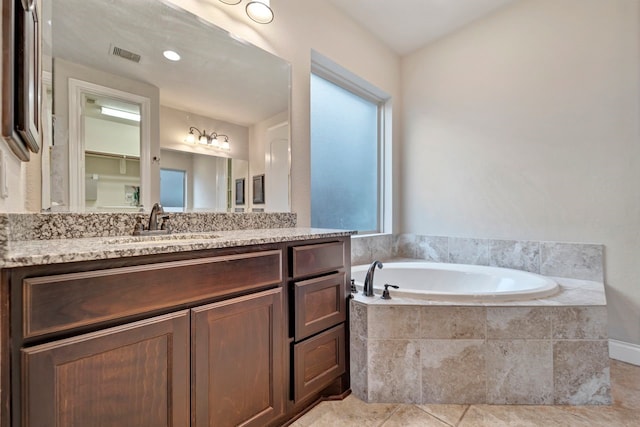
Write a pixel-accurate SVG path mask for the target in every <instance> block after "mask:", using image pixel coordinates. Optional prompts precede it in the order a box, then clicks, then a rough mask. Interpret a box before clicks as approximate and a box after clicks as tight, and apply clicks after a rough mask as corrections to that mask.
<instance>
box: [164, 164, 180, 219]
mask: <svg viewBox="0 0 640 427" xmlns="http://www.w3.org/2000/svg"><path fill="white" fill-rule="evenodd" d="M185 177H186V172H185V171H182V170H174V169H160V204H161V205H162V207H163V208H164V209H165V210H166V211H168V212H182V211H184V206H185V197H184V196H185V194H184V189H185Z"/></svg>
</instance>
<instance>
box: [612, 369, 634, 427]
mask: <svg viewBox="0 0 640 427" xmlns="http://www.w3.org/2000/svg"><path fill="white" fill-rule="evenodd" d="M611 394H612V395H613V403H614V406H615V405H618V406H623V407H625V408H628V409H635V410H638V411H640V367H638V366H634V365H630V364H628V363H624V362H618V361H617V360H612V361H611ZM639 418H640V415H639Z"/></svg>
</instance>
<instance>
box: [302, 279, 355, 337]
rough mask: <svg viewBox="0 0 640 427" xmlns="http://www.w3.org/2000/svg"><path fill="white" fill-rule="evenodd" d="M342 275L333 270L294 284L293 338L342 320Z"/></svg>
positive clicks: (343, 281)
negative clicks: (330, 273)
mask: <svg viewBox="0 0 640 427" xmlns="http://www.w3.org/2000/svg"><path fill="white" fill-rule="evenodd" d="M345 277H346V276H345V274H344V273H337V274H332V275H329V276H323V277H319V278H316V279H310V280H304V281H302V282H296V283H294V295H295V298H294V303H295V307H296V310H295V339H296V341H300V340H302V339H304V338H306V337H309V336H311V335H313V334H315V333H317V332H320V331H322V330H325V329H328V328H330V327H331V326H334V325H337V324H338V323H340V322H344V321H345V320H346V318H347V315H346V306H347V304H346V299H345V280H346V278H345Z"/></svg>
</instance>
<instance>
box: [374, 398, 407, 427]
mask: <svg viewBox="0 0 640 427" xmlns="http://www.w3.org/2000/svg"><path fill="white" fill-rule="evenodd" d="M401 406H402V403H399V404H397V405H396V407H395V408H394V409H393V411H391V413H390V414H389V416H388V417H387V418H385V419H384V420H383V421H382V423H381V424H379V425H378V427H383V426H384V425H385V424H386V422H387V421H389V420H390V419H391V417H393V416H394V415H395V414H396V412H398V411H399V410H400V407H401Z"/></svg>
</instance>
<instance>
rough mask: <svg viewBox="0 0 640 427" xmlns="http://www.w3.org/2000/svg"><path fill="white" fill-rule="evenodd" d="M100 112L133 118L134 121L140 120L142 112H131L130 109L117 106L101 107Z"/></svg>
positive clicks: (106, 114) (112, 115) (128, 118)
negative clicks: (116, 107) (121, 108)
mask: <svg viewBox="0 0 640 427" xmlns="http://www.w3.org/2000/svg"><path fill="white" fill-rule="evenodd" d="M100 113H101V114H104V115H105V116H111V117H118V118H121V119H127V120H133V121H134V122H139V121H140V114H137V113H131V112H129V111H124V110H117V109H115V108H109V107H100Z"/></svg>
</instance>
